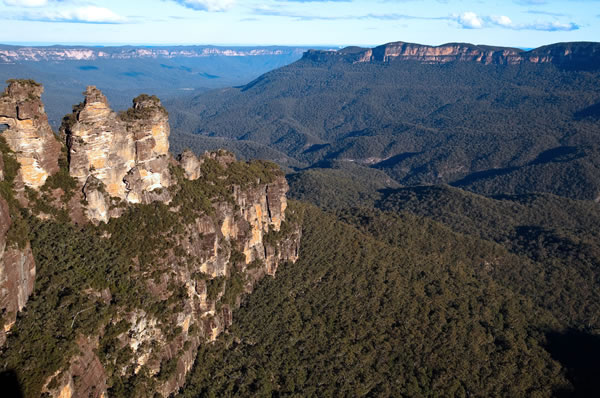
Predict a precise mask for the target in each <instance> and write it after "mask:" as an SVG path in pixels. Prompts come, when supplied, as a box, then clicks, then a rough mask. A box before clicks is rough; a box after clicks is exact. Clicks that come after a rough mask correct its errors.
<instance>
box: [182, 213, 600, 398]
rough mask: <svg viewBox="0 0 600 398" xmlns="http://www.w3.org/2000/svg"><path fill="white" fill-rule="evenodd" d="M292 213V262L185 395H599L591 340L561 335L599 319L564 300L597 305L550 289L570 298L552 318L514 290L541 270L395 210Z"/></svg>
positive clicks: (209, 351) (203, 357)
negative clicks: (298, 222) (297, 216)
mask: <svg viewBox="0 0 600 398" xmlns="http://www.w3.org/2000/svg"><path fill="white" fill-rule="evenodd" d="M297 206H301V207H302V208H303V214H304V216H303V217H304V218H303V225H304V230H303V236H304V237H303V246H302V253H301V256H300V261H299V262H298V263H297V264H293V265H292V264H288V265H287V266H286V267H285V268H284V269H282V270H281V272H280V273H279V274H278V275H277V277H276V278H274V279H269V280H266V281H264V282H263V283H262V284H261V286H259V288H258V289H257V290H256V291H255V292H254V293H253V295H252V296H250V297H249V298H248V300H247V301H246V302H245V303H244V305H243V306H242V308H241V309H240V310H238V311H237V312H236V313H235V314H234V320H235V321H234V324H233V325H234V326H233V327H232V329H231V330H230V331H229V333H227V334H226V335H224V336H222V338H220V339H219V341H218V342H217V343H216V344H214V345H211V346H205V347H202V348H201V350H200V353H199V356H198V358H197V361H196V366H195V368H194V371H193V374H192V376H191V378H190V379H189V381H188V385H187V386H186V389H185V390H184V391H183V392H182V393H181V396H182V397H193V396H198V395H200V396H250V395H260V396H340V395H342V396H482V397H483V396H540V397H541V396H551V395H556V396H589V395H586V394H589V393H591V392H593V391H597V390H596V389H597V388H598V385H597V384H595V383H596V381H595V380H594V379H593V377H592V376H591V374H587V378H586V374H585V371H586V370H587V369H586V368H585V366H590V369H589V370H592V369H597V367H598V359H597V358H594V357H593V353H594V352H598V339H597V337H594V335H592V334H591V333H590V332H589V331H588V332H583V331H580V332H577V333H576V332H574V331H573V330H572V329H571V328H572V327H574V326H575V325H580V326H582V325H584V324H588V322H590V326H591V329H595V330H597V325H596V326H593V325H592V324H593V323H594V322H596V320H595V319H590V316H591V318H594V316H595V314H597V313H598V311H597V310H592V311H591V313H587V315H586V309H585V308H580V307H578V305H576V304H575V301H576V300H578V299H584V300H586V299H588V300H589V301H588V302H594V301H595V302H596V303H597V302H598V300H597V298H596V299H595V300H594V299H592V298H589V297H585V293H583V291H585V290H587V289H586V288H583V287H580V288H579V289H570V288H565V287H564V286H561V284H562V283H568V282H565V281H564V280H563V279H557V280H554V281H553V282H552V283H553V284H554V286H552V288H553V289H556V290H560V291H562V292H569V293H567V294H569V295H570V296H569V297H561V298H560V299H559V301H560V300H562V301H563V304H566V305H571V306H573V307H574V308H573V309H574V311H575V313H570V314H569V313H565V314H563V313H562V311H561V310H562V309H561V308H553V306H546V305H545V303H544V300H539V299H538V297H537V296H536V294H535V292H534V293H532V292H528V291H527V286H519V285H516V284H515V283H524V284H527V283H530V284H531V286H529V287H537V285H538V284H539V283H542V284H544V283H547V282H544V281H543V280H542V279H537V280H529V278H533V279H535V277H536V273H537V272H539V270H540V269H542V268H543V267H544V265H543V264H541V263H536V264H535V266H534V267H529V266H528V265H529V264H533V262H532V260H531V259H529V258H527V256H525V255H517V254H514V253H511V252H510V251H509V250H507V249H506V248H504V247H502V246H501V245H498V244H496V243H492V242H489V241H485V240H482V239H479V238H475V237H471V236H467V235H463V234H459V233H456V232H453V231H452V230H451V229H450V228H448V227H445V226H443V225H441V224H440V223H438V222H436V221H433V220H431V219H428V218H423V217H422V216H416V215H411V214H409V213H405V212H401V213H397V214H393V213H383V212H380V211H376V210H357V209H355V210H353V211H344V212H341V213H340V214H338V216H337V217H334V216H332V215H327V214H325V213H323V212H322V211H318V210H316V209H315V208H314V207H311V206H305V205H297ZM336 218H337V219H336ZM536 268H537V269H538V271H536ZM504 274H508V275H513V276H515V275H516V276H517V277H518V281H514V280H509V279H510V277H505V276H504ZM582 318H585V321H580V319H582ZM586 326H587V325H586ZM584 329H585V328H584ZM578 339H583V340H579V341H585V342H586V343H587V344H588V345H587V346H583V347H582V346H581V345H578V343H577V341H578ZM565 346H566V347H569V350H573V351H572V354H573V355H574V354H576V355H577V356H578V359H577V361H575V364H573V361H571V362H569V361H568V360H565V358H564V355H563V354H564V352H563V351H561V350H564V347H565ZM586 350H589V351H588V352H586ZM587 361H589V363H588V362H587ZM582 364H584V365H585V366H583V370H584V372H581V368H577V366H580V367H582V366H581V365H582ZM594 366H595V367H594ZM569 372H571V373H569ZM574 374H575V375H576V377H575V376H573V375H574Z"/></svg>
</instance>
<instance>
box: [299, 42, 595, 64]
mask: <svg viewBox="0 0 600 398" xmlns="http://www.w3.org/2000/svg"><path fill="white" fill-rule="evenodd" d="M303 59H304V60H310V61H313V62H317V63H323V62H332V61H333V62H346V63H355V64H356V63H387V62H391V61H395V60H398V61H414V62H419V63H423V64H445V63H449V62H477V63H481V64H484V65H520V64H528V63H532V64H554V65H558V66H560V67H566V68H574V69H597V68H598V65H599V63H598V62H599V61H600V46H598V45H597V44H596V43H585V42H579V43H557V44H552V45H549V46H543V47H539V48H536V49H534V50H531V51H524V50H521V49H519V48H510V47H492V46H482V45H473V44H469V43H447V44H442V45H440V46H427V45H422V44H415V43H405V42H393V43H387V44H383V45H381V46H377V47H374V48H361V47H347V48H344V49H342V50H339V51H324V50H309V51H307V52H306V53H305V54H304V56H303Z"/></svg>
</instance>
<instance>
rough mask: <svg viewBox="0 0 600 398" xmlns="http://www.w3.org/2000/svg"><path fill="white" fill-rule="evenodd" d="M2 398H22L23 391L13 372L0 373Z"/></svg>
mask: <svg viewBox="0 0 600 398" xmlns="http://www.w3.org/2000/svg"><path fill="white" fill-rule="evenodd" d="M0 387H1V390H2V396H3V397H7V398H23V397H24V395H23V390H22V389H21V384H20V383H19V378H18V377H17V374H16V373H15V371H14V370H6V371H4V372H0Z"/></svg>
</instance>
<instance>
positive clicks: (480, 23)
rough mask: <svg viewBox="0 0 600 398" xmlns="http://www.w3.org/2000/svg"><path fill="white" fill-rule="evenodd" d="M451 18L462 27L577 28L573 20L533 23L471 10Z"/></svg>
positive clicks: (552, 29) (547, 29)
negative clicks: (481, 14) (516, 21)
mask: <svg viewBox="0 0 600 398" xmlns="http://www.w3.org/2000/svg"><path fill="white" fill-rule="evenodd" d="M450 19H453V20H454V21H456V22H457V23H458V25H459V26H460V27H462V28H463V29H483V28H493V27H500V28H506V29H513V30H539V31H545V32H557V31H562V32H569V31H572V30H577V29H579V25H577V24H576V23H574V22H560V21H538V22H533V23H514V22H513V21H512V20H511V19H510V18H509V17H507V16H506V15H492V16H479V15H477V14H476V13H474V12H472V11H468V12H464V13H462V14H459V15H453V16H452V17H451V18H450Z"/></svg>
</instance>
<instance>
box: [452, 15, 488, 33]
mask: <svg viewBox="0 0 600 398" xmlns="http://www.w3.org/2000/svg"><path fill="white" fill-rule="evenodd" d="M456 21H457V22H458V23H459V24H460V25H461V26H462V27H463V28H466V29H481V28H483V25H484V22H483V19H481V18H480V17H479V16H478V15H477V14H475V13H474V12H471V11H467V12H464V13H462V14H461V15H459V16H458V18H457V19H456Z"/></svg>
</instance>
